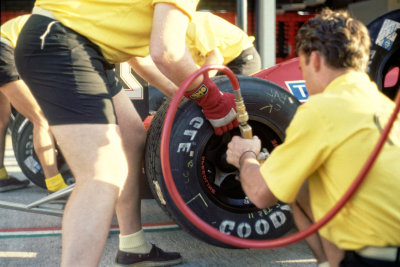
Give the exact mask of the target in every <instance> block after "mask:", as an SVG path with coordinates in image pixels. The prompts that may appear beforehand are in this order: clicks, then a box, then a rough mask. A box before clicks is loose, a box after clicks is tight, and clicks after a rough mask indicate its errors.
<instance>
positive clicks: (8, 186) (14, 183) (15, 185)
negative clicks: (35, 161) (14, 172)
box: [0, 176, 29, 192]
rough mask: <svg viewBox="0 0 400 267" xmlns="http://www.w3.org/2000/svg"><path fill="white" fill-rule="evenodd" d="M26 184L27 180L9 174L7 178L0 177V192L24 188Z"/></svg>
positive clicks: (27, 183)
mask: <svg viewBox="0 0 400 267" xmlns="http://www.w3.org/2000/svg"><path fill="white" fill-rule="evenodd" d="M28 185H29V180H24V181H20V180H18V179H17V178H14V177H12V176H10V178H8V179H0V192H6V191H10V190H15V189H19V188H24V187H27V186H28Z"/></svg>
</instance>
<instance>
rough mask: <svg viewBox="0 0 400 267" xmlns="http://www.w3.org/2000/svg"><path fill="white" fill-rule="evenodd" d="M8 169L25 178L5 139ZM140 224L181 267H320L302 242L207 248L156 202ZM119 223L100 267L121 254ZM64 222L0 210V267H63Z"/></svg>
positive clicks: (146, 207)
mask: <svg viewBox="0 0 400 267" xmlns="http://www.w3.org/2000/svg"><path fill="white" fill-rule="evenodd" d="M6 141H7V147H6V154H5V165H6V167H7V170H8V172H9V173H10V174H11V175H13V176H15V177H17V178H18V179H20V180H24V179H26V177H25V176H24V174H23V173H22V172H21V171H20V169H19V167H18V164H17V162H16V160H15V158H14V154H13V151H12V147H11V139H10V137H9V136H7V140H6ZM44 196H46V191H45V190H44V189H42V188H40V187H38V186H36V185H34V184H32V183H31V184H30V186H29V187H27V188H24V189H20V190H14V191H10V192H3V193H0V200H2V201H8V202H17V203H22V204H29V203H32V202H33V201H36V200H38V199H40V198H42V197H44ZM56 206H57V207H56V208H60V207H61V206H60V204H56ZM142 222H143V226H144V230H145V233H146V236H147V238H148V240H149V241H150V242H152V243H155V244H157V245H158V246H159V247H161V248H163V249H165V250H167V251H179V252H180V253H181V254H182V256H183V258H184V262H183V263H182V264H180V265H178V266H193V267H194V266H196V267H197V266H229V267H231V266H238V267H239V266H271V267H275V266H287V267H305V266H316V261H315V258H314V257H313V255H312V253H311V251H310V249H309V248H308V247H307V245H306V243H305V242H304V241H301V242H298V243H296V244H293V245H290V246H287V247H282V248H276V249H226V248H220V247H216V246H212V245H209V244H206V243H204V242H202V241H200V240H198V239H196V238H194V237H192V236H191V235H190V234H188V233H187V232H185V231H183V230H181V229H180V228H179V227H178V226H177V225H176V224H175V223H174V222H173V221H172V220H171V219H170V218H169V216H168V215H166V214H165V213H164V212H163V211H162V210H161V208H160V207H159V206H158V204H157V203H156V201H155V200H154V199H145V200H142ZM118 234H119V231H118V224H117V220H116V219H115V218H114V219H113V222H112V227H111V228H110V233H109V237H108V239H107V243H106V247H105V249H104V252H103V256H102V258H101V262H100V265H99V266H113V263H114V259H115V254H116V252H117V249H118ZM60 255H61V217H56V216H51V215H42V214H36V213H29V212H24V211H17V210H11V209H4V208H0V266H1V267H3V266H4V267H5V266H7V267H17V266H24V267H26V266H45V267H52V266H59V265H60Z"/></svg>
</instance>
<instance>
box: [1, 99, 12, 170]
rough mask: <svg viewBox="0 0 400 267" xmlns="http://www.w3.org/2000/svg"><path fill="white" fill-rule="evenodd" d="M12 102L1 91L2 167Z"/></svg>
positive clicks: (2, 165)
mask: <svg viewBox="0 0 400 267" xmlns="http://www.w3.org/2000/svg"><path fill="white" fill-rule="evenodd" d="M10 114H11V110H10V102H8V99H7V98H6V96H5V95H4V94H2V93H1V92H0V169H1V168H3V167H4V151H5V148H6V134H7V127H8V123H9V121H10Z"/></svg>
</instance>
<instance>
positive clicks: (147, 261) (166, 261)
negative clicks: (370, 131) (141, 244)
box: [115, 245, 182, 267]
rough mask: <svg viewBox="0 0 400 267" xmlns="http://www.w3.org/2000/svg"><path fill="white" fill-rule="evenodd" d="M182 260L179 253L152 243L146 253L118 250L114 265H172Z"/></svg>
mask: <svg viewBox="0 0 400 267" xmlns="http://www.w3.org/2000/svg"><path fill="white" fill-rule="evenodd" d="M181 262H182V257H181V254H179V253H177V252H164V251H163V250H162V249H160V248H158V247H156V246H155V245H153V247H152V248H151V250H150V253H148V254H137V253H129V252H124V251H121V250H118V253H117V257H116V258H115V267H146V266H172V265H175V264H179V263H181Z"/></svg>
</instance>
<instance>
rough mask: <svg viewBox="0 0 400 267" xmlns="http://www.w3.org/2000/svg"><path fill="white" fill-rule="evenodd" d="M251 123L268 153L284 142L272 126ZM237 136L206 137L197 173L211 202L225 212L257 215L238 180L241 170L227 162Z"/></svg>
mask: <svg viewBox="0 0 400 267" xmlns="http://www.w3.org/2000/svg"><path fill="white" fill-rule="evenodd" d="M249 124H250V125H251V126H252V129H253V133H254V134H255V135H257V136H258V137H259V138H260V140H261V142H262V147H264V148H267V150H268V151H272V150H273V148H274V147H275V146H277V145H278V144H280V143H282V134H281V133H279V132H277V131H276V130H274V129H273V128H271V127H269V126H268V125H266V124H264V123H261V122H259V121H255V120H250V121H249ZM234 135H240V132H239V130H238V129H234V130H232V131H230V132H228V133H225V134H224V135H223V136H216V135H214V134H210V135H208V136H207V137H208V138H207V137H206V138H205V139H206V141H205V145H204V146H203V150H202V151H201V157H200V160H199V161H200V162H199V164H198V166H199V168H198V170H197V172H198V177H199V183H200V184H201V186H202V188H203V191H204V192H205V193H206V194H207V196H208V197H209V198H210V200H211V201H213V202H214V203H215V204H216V205H218V206H220V207H222V208H223V209H225V210H229V211H232V212H236V213H237V212H239V213H250V212H255V211H257V210H259V209H258V208H257V207H255V206H254V205H253V204H252V203H251V202H250V200H249V199H248V198H247V196H246V195H245V193H244V192H243V190H242V188H241V185H240V181H238V179H237V177H238V176H239V171H238V169H237V168H236V167H234V166H232V165H230V164H228V163H227V162H226V153H225V152H226V149H227V145H228V143H229V141H230V140H231V139H232V136H234ZM207 140H208V141H207Z"/></svg>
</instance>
